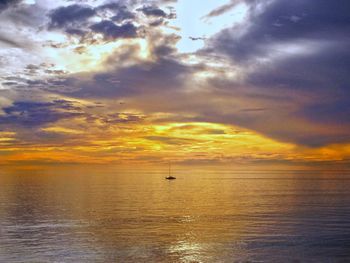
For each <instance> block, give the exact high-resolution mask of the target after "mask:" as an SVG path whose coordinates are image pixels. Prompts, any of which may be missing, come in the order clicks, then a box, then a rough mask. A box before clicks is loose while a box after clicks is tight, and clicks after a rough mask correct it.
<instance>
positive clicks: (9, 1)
mask: <svg viewBox="0 0 350 263" xmlns="http://www.w3.org/2000/svg"><path fill="white" fill-rule="evenodd" d="M21 2H22V0H0V12H1V11H3V10H5V9H7V8H9V7H11V6H16V5H17V4H19V3H21Z"/></svg>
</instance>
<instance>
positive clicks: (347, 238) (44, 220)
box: [0, 168, 350, 262]
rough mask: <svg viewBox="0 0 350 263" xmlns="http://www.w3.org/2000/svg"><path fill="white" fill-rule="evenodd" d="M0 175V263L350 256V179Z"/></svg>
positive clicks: (79, 171) (94, 172)
mask: <svg viewBox="0 0 350 263" xmlns="http://www.w3.org/2000/svg"><path fill="white" fill-rule="evenodd" d="M174 173H176V176H177V178H178V180H176V181H173V182H167V181H166V180H164V173H163V172H162V171H132V172H130V171H128V172H127V171H118V170H117V169H112V168H110V169H109V168H108V169H107V168H105V169H101V168H99V169H92V168H89V169H85V168H69V169H68V168H60V169H49V168H48V169H42V170H30V171H23V170H22V171H21V170H2V171H1V172H0V186H1V191H0V262H246V261H251V262H256V261H259V262H261V261H263V262H266V261H267V262H271V261H274V262H293V261H297V262H298V261H299V262H305V261H307V262H310V261H311V262H340V261H344V262H345V261H347V260H350V253H349V252H348V248H349V247H350V205H349V204H350V202H349V201H350V193H349V191H348V189H349V187H350V180H349V178H350V174H349V173H347V172H339V171H338V172H330V171H324V172H320V171H314V172H310V171H309V172H301V171H280V172H278V171H274V172H269V171H260V172H258V171H253V172H244V171H243V172H242V171H239V172H237V171H228V170H210V171H198V172H193V171H191V172H190V171H186V170H177V171H174Z"/></svg>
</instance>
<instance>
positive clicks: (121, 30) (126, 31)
mask: <svg viewBox="0 0 350 263" xmlns="http://www.w3.org/2000/svg"><path fill="white" fill-rule="evenodd" d="M90 28H91V29H92V31H94V32H95V33H101V34H102V35H103V37H104V39H105V40H113V39H117V38H135V37H137V27H136V26H134V25H133V24H132V23H130V22H128V23H125V24H122V25H121V26H118V25H116V24H115V23H113V22H112V21H109V20H103V21H101V22H99V23H96V24H94V25H92V26H91V27H90Z"/></svg>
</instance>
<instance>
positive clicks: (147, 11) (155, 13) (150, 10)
mask: <svg viewBox="0 0 350 263" xmlns="http://www.w3.org/2000/svg"><path fill="white" fill-rule="evenodd" d="M137 10H138V11H140V12H142V13H143V14H144V15H145V16H149V17H163V18H169V19H171V18H175V14H174V13H170V14H167V13H166V12H165V11H164V10H163V9H160V8H159V7H157V6H150V5H148V6H147V5H145V6H143V7H141V8H138V9H137Z"/></svg>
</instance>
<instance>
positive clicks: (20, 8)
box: [0, 0, 350, 166]
mask: <svg viewBox="0 0 350 263" xmlns="http://www.w3.org/2000/svg"><path fill="white" fill-rule="evenodd" d="M349 12H350V2H349V1H348V0H337V1H329V0H293V1H290V0H206V1H203V0H191V1H188V0H157V1H156V0H155V1H145V0H55V1H53V0H0V164H1V165H21V164H65V163H76V164H88V163H91V164H140V163H142V164H161V163H166V162H168V161H171V162H173V163H178V164H265V163H266V164H304V165H309V164H312V165H323V164H339V165H343V166H344V165H345V166H348V165H349V163H350V162H349V160H350V118H349V116H350V103H349V102H350V87H349V83H350V74H349V69H350V51H349V44H350V35H349V32H350V19H349V15H348V14H349Z"/></svg>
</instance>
